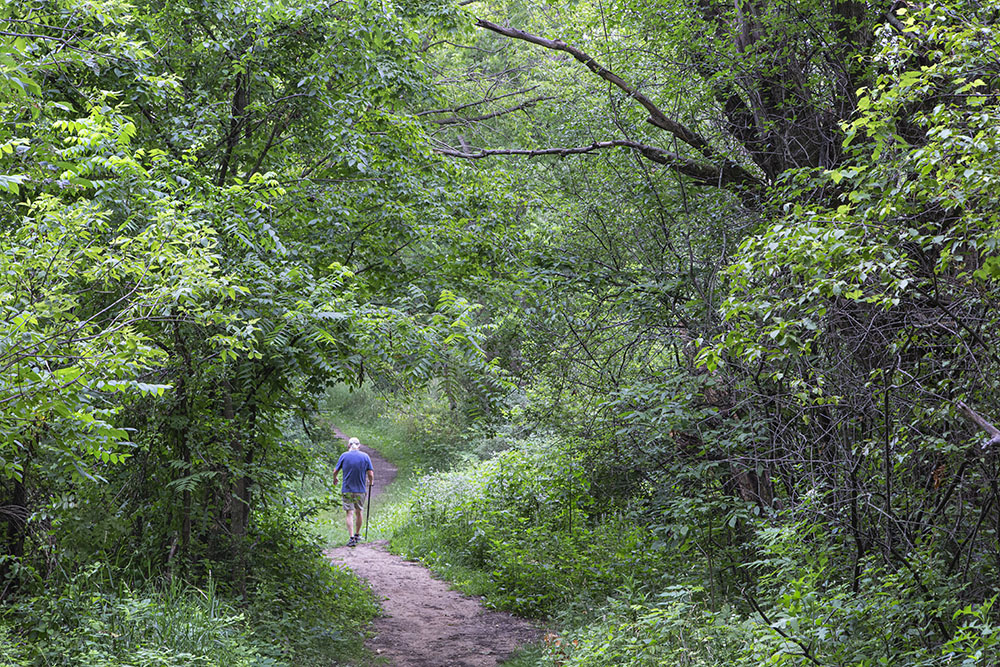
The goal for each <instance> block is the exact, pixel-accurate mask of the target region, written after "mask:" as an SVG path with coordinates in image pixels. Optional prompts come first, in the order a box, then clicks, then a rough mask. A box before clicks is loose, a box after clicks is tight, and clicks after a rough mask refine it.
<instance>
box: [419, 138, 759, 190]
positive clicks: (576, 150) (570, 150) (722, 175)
mask: <svg viewBox="0 0 1000 667" xmlns="http://www.w3.org/2000/svg"><path fill="white" fill-rule="evenodd" d="M606 148H631V149H633V150H636V151H638V152H639V153H641V154H642V155H643V156H644V157H645V158H647V159H649V160H651V161H653V162H656V163H658V164H662V165H665V166H667V167H670V168H671V169H674V170H676V171H678V172H680V173H682V174H685V175H686V176H690V177H691V178H693V179H694V180H695V181H697V182H698V183H700V184H702V185H712V186H722V185H736V184H744V185H754V186H756V185H759V184H760V183H759V181H758V180H757V179H756V178H754V177H753V176H751V175H750V174H748V173H747V172H746V170H744V169H743V168H742V167H740V166H739V165H729V164H727V165H724V166H722V167H718V166H716V165H713V164H704V163H701V162H696V161H694V160H691V159H688V158H686V157H683V156H680V155H677V154H676V153H671V152H670V151H665V150H663V149H662V148H657V147H655V146H649V145H646V144H641V143H639V142H637V141H628V140H626V139H615V140H612V141H595V142H594V143H592V144H590V145H589V146H573V147H563V148H539V149H534V150H530V149H523V148H499V149H493V150H481V151H479V152H477V153H472V152H469V151H458V150H455V149H452V148H440V149H438V150H437V152H438V153H441V154H442V155H448V156H451V157H459V158H463V159H466V160H479V159H482V158H486V157H492V156H494V155H524V156H526V157H536V156H540V155H558V156H559V157H566V156H567V155H580V154H584V153H592V152H593V151H598V150H603V149H606Z"/></svg>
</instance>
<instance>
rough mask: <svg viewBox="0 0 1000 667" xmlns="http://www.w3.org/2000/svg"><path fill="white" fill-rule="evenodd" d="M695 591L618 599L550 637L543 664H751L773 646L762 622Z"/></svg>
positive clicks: (687, 666) (629, 666)
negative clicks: (701, 599)
mask: <svg viewBox="0 0 1000 667" xmlns="http://www.w3.org/2000/svg"><path fill="white" fill-rule="evenodd" d="M691 593H692V592H691V591H686V590H684V589H669V590H666V591H664V592H662V593H661V594H660V595H659V596H658V598H659V599H657V600H655V601H642V602H631V603H630V602H625V601H622V602H618V601H615V602H612V603H611V604H610V605H608V607H607V608H606V609H604V610H603V613H602V615H601V617H600V618H599V619H596V620H594V621H593V622H592V623H590V624H588V625H586V626H583V627H581V628H579V629H576V630H573V631H571V632H568V633H566V634H565V635H564V636H558V635H553V636H549V637H547V638H546V647H545V653H544V657H543V659H542V660H541V661H540V662H539V663H538V664H541V665H576V666H579V667H584V666H586V667H600V666H602V665H623V666H625V667H647V666H648V667H653V666H654V665H677V666H678V667H702V666H705V667H708V666H718V667H722V666H723V665H732V666H734V667H751V666H756V665H762V664H769V663H767V662H766V655H767V650H768V648H770V646H771V645H773V642H771V641H769V637H768V636H767V634H766V631H765V629H764V628H762V627H761V626H759V625H757V624H755V623H753V622H750V621H747V620H745V619H741V618H740V617H739V616H737V615H735V614H733V613H732V612H731V611H730V610H726V611H722V612H712V611H710V610H708V609H706V608H705V607H704V606H703V605H700V604H698V603H696V602H693V601H692V600H691Z"/></svg>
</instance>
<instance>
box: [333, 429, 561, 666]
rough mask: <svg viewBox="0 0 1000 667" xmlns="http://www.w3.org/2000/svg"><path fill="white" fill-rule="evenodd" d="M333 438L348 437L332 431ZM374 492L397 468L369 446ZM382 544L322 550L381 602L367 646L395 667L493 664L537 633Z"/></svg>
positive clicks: (538, 637)
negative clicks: (369, 588)
mask: <svg viewBox="0 0 1000 667" xmlns="http://www.w3.org/2000/svg"><path fill="white" fill-rule="evenodd" d="M336 433H337V435H338V437H341V438H345V439H346V436H344V435H343V434H342V433H340V432H339V431H336ZM361 450H362V451H364V452H365V453H367V454H368V455H369V456H370V457H371V459H372V465H373V466H374V468H375V484H374V486H373V487H372V496H373V497H374V496H377V495H378V494H379V493H380V492H381V491H382V489H384V488H385V487H386V486H388V484H389V483H390V482H392V479H393V478H394V477H395V476H396V468H395V467H394V466H392V464H390V463H389V462H388V461H386V460H385V459H384V458H382V457H381V456H379V454H378V452H375V451H373V450H371V449H369V448H368V447H366V446H364V445H362V446H361ZM386 547H387V542H385V541H376V542H370V543H362V544H360V545H358V546H357V547H347V546H343V547H337V548H335V549H328V550H327V551H325V552H324V553H325V554H326V555H327V557H329V558H330V559H331V560H332V561H333V562H335V563H338V564H342V565H344V566H346V567H348V568H350V569H351V570H352V571H354V573H355V574H357V575H358V576H359V577H361V578H363V579H365V580H367V582H368V585H369V586H371V588H372V590H373V591H374V592H375V594H376V595H377V596H378V597H379V599H380V600H381V602H382V613H383V616H382V617H381V618H378V619H376V620H375V623H374V627H373V632H374V636H373V637H372V638H371V639H370V640H369V641H368V642H367V645H368V648H369V649H371V651H372V652H373V653H375V654H376V655H377V656H379V658H380V659H382V660H384V661H385V664H387V665H393V666H394V667H495V666H496V665H499V664H500V663H501V662H503V660H505V659H506V658H508V657H509V656H510V655H511V654H512V653H514V652H515V651H516V650H517V649H519V648H521V647H522V646H524V645H525V644H529V643H532V642H535V641H538V640H539V639H540V638H541V634H542V633H541V630H540V629H539V628H538V627H537V626H535V625H534V624H533V623H531V622H529V621H526V620H524V619H521V618H517V617H516V616H512V615H510V614H507V613H502V612H496V611H490V610H488V609H486V608H485V607H484V606H483V605H482V603H481V601H480V600H479V599H478V598H475V597H470V596H467V595H463V594H462V593H459V592H457V591H455V590H453V589H452V588H450V586H449V585H448V584H447V583H445V582H443V581H440V580H438V579H434V578H433V577H432V576H431V573H430V571H428V570H427V568H425V567H423V566H422V565H420V564H418V563H413V562H408V561H405V560H403V559H402V558H400V557H399V556H396V555H395V554H391V553H389V552H388V551H387V549H386Z"/></svg>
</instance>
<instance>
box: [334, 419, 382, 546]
mask: <svg viewBox="0 0 1000 667" xmlns="http://www.w3.org/2000/svg"><path fill="white" fill-rule="evenodd" d="M360 447H361V441H360V440H358V439H357V438H351V439H350V440H348V441H347V451H346V452H344V453H343V454H341V455H340V458H339V459H337V467H336V468H334V469H333V484H334V486H336V484H337V477H338V476H339V475H340V471H341V470H343V471H344V485H343V486H342V487H341V489H340V495H341V497H342V498H343V500H344V510H345V511H346V512H347V534H348V535H350V536H351V537H350V539H349V540H347V546H349V547H355V546H357V545H358V542H360V541H361V523H362V520H363V517H362V514H361V511H362V510H363V509H364V507H365V489H366V486H365V482H367V483H368V486H367V488H371V485H372V484H373V483H374V482H375V469H374V468H372V460H371V459H370V458H369V457H368V455H367V454H365V453H364V452H362V451H360Z"/></svg>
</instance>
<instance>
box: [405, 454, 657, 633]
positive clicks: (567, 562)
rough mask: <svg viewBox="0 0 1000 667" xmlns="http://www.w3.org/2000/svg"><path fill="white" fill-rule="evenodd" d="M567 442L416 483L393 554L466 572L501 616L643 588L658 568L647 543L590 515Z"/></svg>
mask: <svg viewBox="0 0 1000 667" xmlns="http://www.w3.org/2000/svg"><path fill="white" fill-rule="evenodd" d="M590 486H591V481H590V479H589V477H588V470H587V468H586V466H585V465H584V460H583V457H582V455H581V454H580V453H579V451H578V449H577V448H575V447H574V446H573V445H572V444H571V443H568V442H563V441H557V440H545V441H539V440H536V441H534V442H524V441H521V442H519V443H517V444H516V446H514V447H513V448H511V449H508V450H506V451H503V452H501V453H499V454H498V455H497V456H496V457H494V458H493V459H490V460H489V461H486V462H482V463H478V464H473V465H469V466H467V467H466V468H464V469H462V470H460V471H456V472H451V473H439V474H437V475H432V476H428V477H426V478H424V479H423V480H421V482H420V483H419V484H418V485H417V487H416V488H415V490H414V494H413V497H412V501H411V510H410V515H409V523H408V524H406V525H404V526H403V528H402V529H401V530H400V531H398V532H397V534H396V536H395V537H394V540H393V546H394V548H397V549H399V550H402V551H405V552H409V553H412V554H414V555H417V556H419V557H421V558H423V559H424V560H425V561H427V562H428V563H429V564H431V565H432V566H434V567H436V568H437V569H439V570H441V569H449V568H452V569H454V568H455V567H456V566H458V568H459V569H461V568H471V569H473V570H476V571H479V572H480V573H482V574H484V575H486V576H480V577H477V578H474V580H475V581H476V582H478V583H479V584H480V586H481V588H480V589H479V590H475V591H470V592H476V593H481V594H484V595H485V596H486V597H487V601H488V602H489V603H490V604H492V605H494V606H496V607H500V608H503V609H507V610H510V611H515V612H518V613H521V614H526V615H532V616H546V615H549V614H551V613H552V612H553V611H555V610H556V609H558V608H559V607H561V606H563V605H564V604H565V603H567V602H569V601H571V600H572V601H576V602H577V603H580V604H588V605H589V604H590V603H591V602H592V601H600V602H603V600H604V599H605V598H606V597H607V596H609V595H613V594H616V593H617V592H619V591H620V590H621V589H622V588H623V587H625V588H630V587H635V586H641V585H642V583H643V582H646V581H649V580H650V579H651V578H652V577H653V576H654V573H655V572H656V571H657V568H658V567H659V565H658V561H659V562H662V560H663V558H662V557H663V555H664V554H662V552H658V551H657V550H656V549H654V548H653V547H652V544H651V541H650V536H649V535H648V534H647V533H646V532H645V531H643V530H642V529H641V528H639V527H636V526H634V525H631V524H630V523H629V522H628V521H625V520H623V519H622V516H621V514H620V512H619V511H618V509H617V508H615V507H611V506H604V507H598V506H597V505H596V503H595V501H594V499H593V497H592V496H591V495H590V493H589V491H590Z"/></svg>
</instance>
